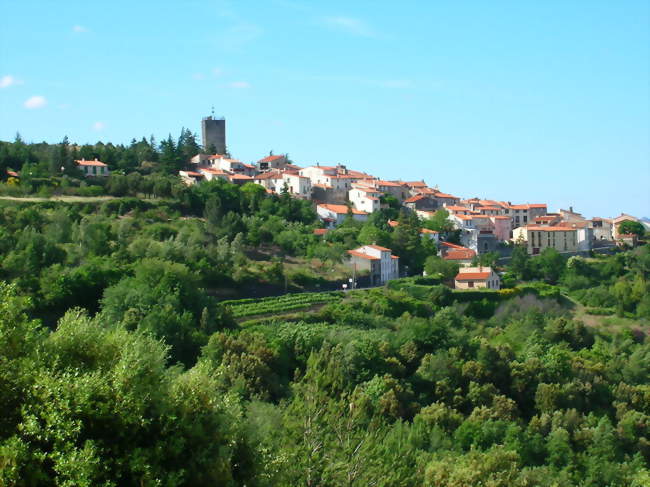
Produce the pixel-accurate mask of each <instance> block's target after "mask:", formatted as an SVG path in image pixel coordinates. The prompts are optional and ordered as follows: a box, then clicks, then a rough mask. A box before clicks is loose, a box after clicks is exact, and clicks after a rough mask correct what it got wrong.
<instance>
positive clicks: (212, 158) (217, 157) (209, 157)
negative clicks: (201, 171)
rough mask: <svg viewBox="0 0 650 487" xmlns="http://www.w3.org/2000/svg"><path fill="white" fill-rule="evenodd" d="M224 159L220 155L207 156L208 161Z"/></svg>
mask: <svg viewBox="0 0 650 487" xmlns="http://www.w3.org/2000/svg"><path fill="white" fill-rule="evenodd" d="M224 157H226V156H224V155H222V154H214V155H211V156H208V159H210V160H214V159H223V158H224Z"/></svg>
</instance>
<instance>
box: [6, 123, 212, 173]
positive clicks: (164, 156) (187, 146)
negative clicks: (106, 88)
mask: <svg viewBox="0 0 650 487" xmlns="http://www.w3.org/2000/svg"><path fill="white" fill-rule="evenodd" d="M200 152H202V148H201V147H200V146H199V144H198V142H197V140H196V135H195V134H193V133H192V132H191V131H190V130H188V129H185V128H183V129H182V130H181V133H180V135H179V137H178V138H176V139H175V138H173V137H172V136H171V135H169V136H168V137H167V138H166V139H163V140H162V141H161V142H157V141H156V140H155V139H154V137H153V136H151V137H149V138H146V137H142V139H140V140H136V139H133V140H131V143H130V144H128V145H124V144H113V143H110V142H109V143H106V144H105V143H103V142H97V143H96V144H84V145H78V144H71V143H70V141H69V140H68V138H67V137H64V138H63V140H62V141H61V142H60V143H59V144H48V143H46V142H40V143H25V142H24V141H23V140H22V138H21V136H20V134H17V135H16V138H15V140H14V141H13V142H3V141H0V180H4V179H6V177H7V176H6V171H7V169H11V170H13V171H19V172H24V173H25V175H29V174H30V173H31V176H32V177H34V178H48V177H52V176H61V175H64V174H65V175H69V176H75V175H78V174H77V173H76V170H75V165H74V160H76V159H86V160H91V161H92V160H94V159H99V160H100V161H102V162H104V163H105V164H108V167H109V168H110V169H111V170H112V171H121V172H123V173H125V174H126V173H129V172H132V171H136V170H137V171H139V172H143V173H149V172H164V173H168V174H175V173H176V172H177V171H178V170H179V169H182V168H184V167H185V166H186V164H187V163H188V161H189V160H190V158H191V157H192V156H194V155H196V154H198V153H200Z"/></svg>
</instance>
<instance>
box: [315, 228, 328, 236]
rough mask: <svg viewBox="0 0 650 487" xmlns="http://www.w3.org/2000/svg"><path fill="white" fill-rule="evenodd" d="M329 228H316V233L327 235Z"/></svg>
mask: <svg viewBox="0 0 650 487" xmlns="http://www.w3.org/2000/svg"><path fill="white" fill-rule="evenodd" d="M327 232H329V230H328V229H327V228H315V229H314V235H325V234H326V233H327Z"/></svg>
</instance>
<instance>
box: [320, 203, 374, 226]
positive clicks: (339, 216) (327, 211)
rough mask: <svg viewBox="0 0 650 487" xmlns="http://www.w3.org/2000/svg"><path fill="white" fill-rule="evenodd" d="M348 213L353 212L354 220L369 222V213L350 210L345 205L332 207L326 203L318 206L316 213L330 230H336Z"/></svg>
mask: <svg viewBox="0 0 650 487" xmlns="http://www.w3.org/2000/svg"><path fill="white" fill-rule="evenodd" d="M348 211H350V212H351V214H352V218H353V219H354V220H357V221H360V222H365V221H367V220H368V213H367V212H365V211H361V210H357V209H356V208H351V209H348V207H347V206H345V205H332V204H326V203H323V204H320V205H316V213H317V214H318V217H319V218H320V219H321V221H323V223H325V225H326V226H327V227H328V228H334V227H337V226H339V225H340V224H341V223H343V222H344V221H345V218H346V217H347V216H348Z"/></svg>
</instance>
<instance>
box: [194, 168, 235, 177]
mask: <svg viewBox="0 0 650 487" xmlns="http://www.w3.org/2000/svg"><path fill="white" fill-rule="evenodd" d="M199 171H200V172H207V173H209V174H214V175H217V176H230V173H229V172H226V171H222V170H221V169H212V168H210V167H202V168H199Z"/></svg>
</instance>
